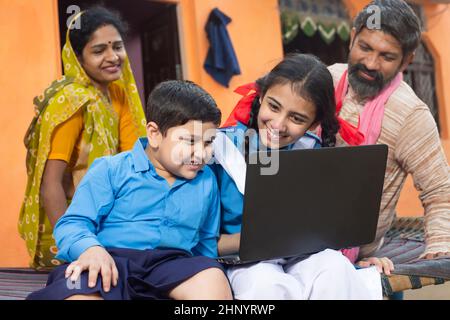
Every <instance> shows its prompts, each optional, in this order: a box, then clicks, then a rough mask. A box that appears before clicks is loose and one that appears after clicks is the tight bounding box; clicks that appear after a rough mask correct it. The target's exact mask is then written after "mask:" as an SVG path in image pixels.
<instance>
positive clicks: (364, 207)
mask: <svg viewBox="0 0 450 320" xmlns="http://www.w3.org/2000/svg"><path fill="white" fill-rule="evenodd" d="M387 153H388V147H387V146H386V145H366V146H357V147H336V148H321V149H306V150H290V151H272V154H271V159H272V162H273V161H274V160H273V159H276V157H277V156H278V163H279V165H278V172H277V173H276V174H271V175H270V174H266V175H264V174H261V173H262V172H263V171H262V170H264V169H266V170H267V167H268V165H264V164H261V161H258V163H257V164H248V165H247V172H246V183H245V196H244V210H243V216H242V228H241V235H240V248H239V253H238V254H237V255H231V256H223V257H219V258H218V261H219V262H221V263H224V264H244V263H251V262H257V261H262V260H271V259H278V258H289V257H298V256H303V255H308V254H312V253H316V252H319V251H322V250H324V249H326V248H330V249H342V248H348V247H355V246H360V245H364V244H368V243H371V242H373V241H374V239H375V233H376V229H377V223H378V215H379V211H380V202H381V195H382V192H383V183H384V174H385V170H386V160H387ZM255 155H256V156H261V152H258V153H255V154H252V155H250V157H252V156H253V157H255ZM265 157H266V158H267V153H265ZM253 159H254V158H253ZM266 160H267V159H266ZM265 163H267V161H266V162H265ZM271 165H273V163H272V164H271ZM266 172H267V171H266Z"/></svg>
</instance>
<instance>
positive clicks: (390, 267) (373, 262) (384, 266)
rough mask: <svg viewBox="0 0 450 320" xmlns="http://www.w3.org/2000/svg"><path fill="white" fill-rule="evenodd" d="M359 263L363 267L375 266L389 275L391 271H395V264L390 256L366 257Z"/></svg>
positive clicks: (380, 271)
mask: <svg viewBox="0 0 450 320" xmlns="http://www.w3.org/2000/svg"><path fill="white" fill-rule="evenodd" d="M357 265H358V266H359V267H361V268H368V267H371V266H375V267H376V268H377V270H378V272H379V273H383V272H384V274H385V275H387V276H390V275H391V272H392V271H394V264H393V263H392V261H391V260H390V259H389V258H386V257H383V258H377V257H370V258H364V259H362V260H360V261H359V262H358V263H357Z"/></svg>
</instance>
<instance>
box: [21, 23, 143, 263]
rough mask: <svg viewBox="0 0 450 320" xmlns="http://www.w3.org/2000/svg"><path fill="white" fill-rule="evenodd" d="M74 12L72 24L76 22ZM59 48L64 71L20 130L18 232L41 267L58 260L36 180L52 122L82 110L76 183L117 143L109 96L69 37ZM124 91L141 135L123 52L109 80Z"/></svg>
mask: <svg viewBox="0 0 450 320" xmlns="http://www.w3.org/2000/svg"><path fill="white" fill-rule="evenodd" d="M78 17H79V16H77V17H75V18H74V19H73V20H72V22H71V23H72V24H74V23H75V21H76V19H77V18H78ZM69 32H70V28H69V29H68V31H67V34H66V43H65V45H64V48H63V50H62V59H63V63H64V76H63V77H62V78H61V79H59V80H56V81H54V82H53V83H52V84H51V85H50V87H48V88H47V89H46V90H45V91H44V93H43V94H42V95H40V96H39V97H36V98H35V99H34V101H33V102H34V105H35V110H36V115H35V117H34V118H33V120H32V122H31V124H30V127H29V128H28V131H27V133H26V135H25V139H24V142H25V146H26V148H27V159H26V166H27V175H28V182H27V187H26V192H25V197H24V201H23V204H22V207H21V210H20V217H19V233H20V235H21V237H22V238H23V239H24V240H25V242H26V246H27V249H28V253H29V254H30V257H31V261H30V266H31V267H33V268H36V269H45V268H50V267H54V266H57V265H60V264H61V261H59V260H58V259H56V258H55V255H56V253H57V248H56V245H55V242H54V239H53V235H52V233H53V230H52V226H51V224H50V221H49V219H48V217H47V215H46V213H45V211H44V209H43V207H42V203H41V201H40V188H41V180H42V175H43V172H44V168H45V164H46V162H47V159H48V155H49V152H50V147H51V138H52V133H53V132H54V130H55V128H56V127H57V126H58V125H60V124H62V123H63V122H65V121H66V120H68V119H69V118H70V117H71V116H72V115H74V114H75V113H76V112H77V111H78V110H80V109H82V110H83V121H84V130H83V133H82V137H81V142H80V152H79V155H78V159H77V161H76V164H75V166H74V167H73V169H72V177H73V182H74V185H75V187H76V186H77V185H78V183H79V181H80V180H81V178H82V177H83V176H84V174H85V173H86V171H87V169H88V167H89V166H90V165H91V163H92V162H93V161H94V160H95V159H96V158H98V157H102V156H106V155H113V154H116V153H117V152H118V146H119V117H118V115H117V113H116V112H115V111H114V109H113V106H112V105H111V103H110V102H109V101H108V99H107V98H106V97H105V96H104V95H103V94H102V93H101V92H100V90H99V89H97V88H96V87H94V85H93V84H92V83H91V81H90V79H89V77H88V76H87V74H86V73H85V71H84V69H83V68H82V67H81V65H80V63H79V62H78V59H77V57H76V55H75V52H74V51H73V49H72V46H71V43H70V39H69ZM113 83H114V84H115V85H118V86H120V87H121V89H123V90H124V91H125V92H126V95H127V99H128V105H129V108H130V112H131V114H132V119H133V125H134V127H135V130H136V136H138V137H139V136H143V135H145V125H146V121H145V116H144V111H143V109H142V105H141V101H140V98H139V94H138V91H137V87H136V83H135V80H134V77H133V74H132V71H131V67H130V63H129V60H128V58H126V59H125V61H124V63H123V65H122V76H121V78H120V79H119V80H117V81H114V82H113Z"/></svg>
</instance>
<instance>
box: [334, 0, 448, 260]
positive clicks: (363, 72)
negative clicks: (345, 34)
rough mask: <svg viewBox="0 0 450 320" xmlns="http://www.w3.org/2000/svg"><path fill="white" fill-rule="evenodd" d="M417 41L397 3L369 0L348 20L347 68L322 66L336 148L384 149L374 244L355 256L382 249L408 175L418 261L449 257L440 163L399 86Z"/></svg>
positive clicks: (412, 23)
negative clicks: (328, 81)
mask: <svg viewBox="0 0 450 320" xmlns="http://www.w3.org/2000/svg"><path fill="white" fill-rule="evenodd" d="M374 6H376V7H374ZM377 14H379V16H378V17H376V16H374V15H377ZM377 18H379V19H377ZM377 21H378V22H379V23H378V24H377ZM420 37H421V27H420V21H419V19H418V18H417V16H416V15H415V14H414V12H413V11H412V9H411V8H410V7H409V6H408V5H407V4H406V3H405V2H404V1H403V0H375V1H372V2H371V3H370V4H369V5H368V6H367V7H366V8H365V9H364V10H362V11H361V12H360V13H359V14H358V15H357V17H356V18H355V21H354V27H353V29H352V32H351V40H350V53H349V58H348V64H347V65H346V64H335V65H333V66H331V67H329V70H330V72H331V73H332V75H333V79H334V83H335V88H336V99H337V110H339V109H340V113H339V116H340V117H341V118H342V119H344V120H345V121H341V130H340V135H339V137H338V144H341V145H342V144H371V143H377V144H386V145H388V147H389V155H388V160H387V168H386V175H385V184H384V189H383V196H382V200H381V208H380V217H379V221H378V230H377V234H376V238H375V241H374V242H373V243H371V244H369V245H366V246H364V247H362V248H361V252H360V257H368V256H370V255H372V254H373V253H374V252H375V251H376V250H377V249H379V248H380V247H381V246H382V245H383V238H384V236H385V234H386V232H387V231H388V230H389V228H390V227H391V224H392V222H393V220H394V218H395V215H396V213H395V207H396V205H397V202H398V199H399V196H400V191H401V189H402V187H403V184H404V182H405V179H406V177H407V175H408V174H411V175H412V177H413V179H414V184H415V186H416V188H417V189H418V190H419V191H420V196H419V197H420V200H421V201H422V205H423V207H424V209H425V231H426V232H425V235H426V239H425V240H426V249H425V252H424V253H423V254H422V255H421V257H425V258H427V259H432V258H435V257H440V256H449V257H450V177H449V168H448V163H447V160H446V158H445V154H444V152H443V149H442V146H441V143H440V140H439V134H438V131H437V126H436V123H435V121H434V119H433V117H432V115H431V113H430V111H429V109H428V107H427V106H426V105H425V103H424V102H422V101H421V100H420V99H419V98H418V97H417V96H416V95H415V94H414V92H413V91H412V89H411V88H410V87H409V86H408V85H407V84H406V83H405V82H402V72H403V71H404V70H405V69H406V67H407V66H408V64H409V63H411V61H412V60H413V58H414V51H415V50H416V48H417V47H418V45H419V43H420ZM347 79H348V80H347ZM352 126H353V127H352ZM360 132H361V133H362V134H360Z"/></svg>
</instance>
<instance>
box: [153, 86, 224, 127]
mask: <svg viewBox="0 0 450 320" xmlns="http://www.w3.org/2000/svg"><path fill="white" fill-rule="evenodd" d="M145 116H146V118H147V122H150V121H152V122H155V123H156V124H157V125H158V127H159V130H160V131H161V133H162V134H163V135H165V134H166V133H167V130H169V129H170V128H172V127H176V126H181V125H184V124H186V123H187V122H188V121H190V120H199V121H202V122H212V123H214V124H215V125H217V126H218V125H219V124H220V121H221V118H222V114H221V112H220V110H219V108H218V107H217V104H216V102H215V101H214V99H213V98H212V97H211V95H210V94H209V93H208V92H206V91H205V90H203V89H202V88H201V87H200V86H198V85H196V84H195V83H193V82H191V81H186V80H170V81H165V82H161V83H160V84H158V85H157V86H156V87H155V88H154V89H153V90H152V92H151V93H150V96H149V98H148V102H147V108H146V111H145Z"/></svg>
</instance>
